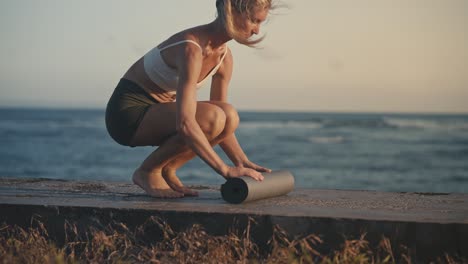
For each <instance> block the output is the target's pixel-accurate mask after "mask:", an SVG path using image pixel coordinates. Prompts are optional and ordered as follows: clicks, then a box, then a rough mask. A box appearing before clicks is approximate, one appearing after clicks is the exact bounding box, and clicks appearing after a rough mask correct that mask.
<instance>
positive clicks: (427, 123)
mask: <svg viewBox="0 0 468 264" xmlns="http://www.w3.org/2000/svg"><path fill="white" fill-rule="evenodd" d="M384 122H385V123H386V124H387V125H389V126H394V127H398V128H419V129H429V130H468V122H467V121H463V120H450V121H449V120H440V121H438V120H429V119H404V118H388V117H385V118H384Z"/></svg>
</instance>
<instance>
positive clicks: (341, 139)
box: [309, 136, 344, 144]
mask: <svg viewBox="0 0 468 264" xmlns="http://www.w3.org/2000/svg"><path fill="white" fill-rule="evenodd" d="M309 142H312V143H319V144H337V143H343V142H344V137H341V136H336V137H310V138H309Z"/></svg>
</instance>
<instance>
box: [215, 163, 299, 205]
mask: <svg viewBox="0 0 468 264" xmlns="http://www.w3.org/2000/svg"><path fill="white" fill-rule="evenodd" d="M262 175H263V176H264V180H263V181H256V180H254V179H253V178H251V177H247V176H243V177H239V178H229V179H227V181H226V183H224V184H223V185H221V196H222V197H223V199H224V200H225V201H226V202H229V203H234V204H239V203H244V202H250V201H254V200H259V199H265V198H270V197H275V196H280V195H285V194H287V193H289V192H290V191H292V190H293V189H294V176H293V175H292V174H291V173H290V172H289V171H286V170H279V171H273V172H271V173H262Z"/></svg>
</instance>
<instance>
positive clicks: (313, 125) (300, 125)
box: [239, 121, 323, 130]
mask: <svg viewBox="0 0 468 264" xmlns="http://www.w3.org/2000/svg"><path fill="white" fill-rule="evenodd" d="M322 127H323V125H322V124H320V123H317V122H297V121H287V122H282V121H279V122H278V121H277V122H274V121H273V122H241V123H240V125H239V128H241V129H252V130H254V129H263V128H267V129H278V128H294V129H319V128H322Z"/></svg>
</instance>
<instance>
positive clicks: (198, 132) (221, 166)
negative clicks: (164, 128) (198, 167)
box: [176, 45, 263, 180]
mask: <svg viewBox="0 0 468 264" xmlns="http://www.w3.org/2000/svg"><path fill="white" fill-rule="evenodd" d="M202 61H203V56H202V53H201V51H200V49H199V48H198V47H196V46H195V45H185V46H184V52H182V53H181V55H179V56H178V57H177V58H176V64H177V69H178V71H179V86H178V89H177V101H176V103H177V117H176V125H177V131H178V132H179V133H180V134H181V135H182V136H183V138H184V139H185V142H186V143H187V145H188V146H189V147H190V148H191V149H192V150H193V151H194V152H195V153H196V154H197V155H198V156H199V157H200V158H201V159H202V160H204V161H205V162H206V163H207V164H208V165H209V166H210V167H211V168H213V169H214V170H215V171H216V172H217V173H219V174H221V175H222V176H223V177H238V176H244V175H245V176H250V177H252V178H254V179H256V180H261V179H263V176H262V175H261V174H260V173H255V172H252V171H248V170H247V171H246V170H240V169H239V168H232V167H229V166H227V165H226V164H225V163H224V161H223V160H222V159H221V158H220V157H219V156H218V155H217V154H216V152H215V151H214V149H213V148H212V147H211V145H210V143H209V141H208V139H207V138H206V136H205V134H204V133H203V131H202V129H201V128H200V125H199V124H198V122H197V121H196V118H195V116H196V111H197V100H196V83H197V81H198V76H199V75H200V71H201V66H202Z"/></svg>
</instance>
